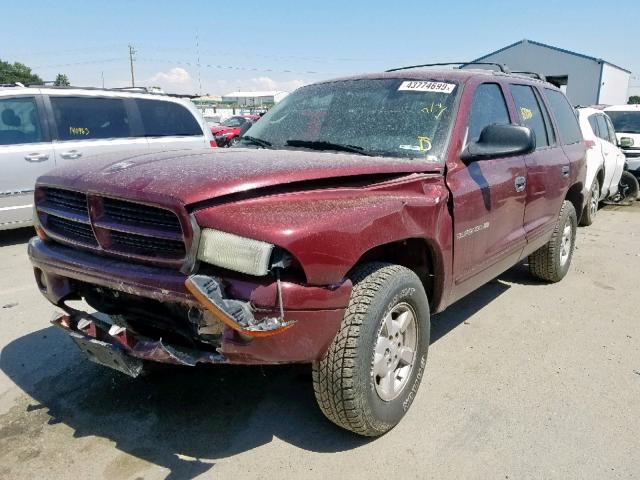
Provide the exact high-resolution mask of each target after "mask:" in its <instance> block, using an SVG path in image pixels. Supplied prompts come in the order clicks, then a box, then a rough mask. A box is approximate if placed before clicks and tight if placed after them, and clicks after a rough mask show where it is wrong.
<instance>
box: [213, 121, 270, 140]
mask: <svg viewBox="0 0 640 480" xmlns="http://www.w3.org/2000/svg"><path fill="white" fill-rule="evenodd" d="M259 118H260V116H259V115H235V116H233V117H229V118H227V119H226V120H224V121H222V123H220V125H218V126H215V127H211V133H213V136H214V137H215V140H216V143H217V144H218V146H219V147H230V146H232V145H233V144H235V143H236V142H237V141H238V139H239V138H240V137H241V136H242V135H244V133H245V132H246V131H247V130H249V128H251V125H253V124H254V123H255V122H257V121H258V119H259Z"/></svg>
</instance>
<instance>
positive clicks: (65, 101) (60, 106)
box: [51, 97, 131, 140]
mask: <svg viewBox="0 0 640 480" xmlns="http://www.w3.org/2000/svg"><path fill="white" fill-rule="evenodd" d="M51 106H52V107H53V115H54V118H55V120H56V126H57V129H58V139H59V140H91V139H97V138H127V137H130V136H131V129H130V128H129V117H128V116H127V110H126V108H125V105H124V100H122V99H120V98H91V97H51Z"/></svg>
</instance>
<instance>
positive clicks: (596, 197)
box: [580, 177, 600, 227]
mask: <svg viewBox="0 0 640 480" xmlns="http://www.w3.org/2000/svg"><path fill="white" fill-rule="evenodd" d="M599 205H600V182H598V178H597V177H596V178H594V179H593V184H592V185H591V190H590V191H589V198H588V199H587V203H586V205H585V206H584V210H583V211H582V217H580V225H581V226H583V227H588V226H589V225H591V224H592V223H593V220H594V219H595V217H596V214H597V213H598V207H599Z"/></svg>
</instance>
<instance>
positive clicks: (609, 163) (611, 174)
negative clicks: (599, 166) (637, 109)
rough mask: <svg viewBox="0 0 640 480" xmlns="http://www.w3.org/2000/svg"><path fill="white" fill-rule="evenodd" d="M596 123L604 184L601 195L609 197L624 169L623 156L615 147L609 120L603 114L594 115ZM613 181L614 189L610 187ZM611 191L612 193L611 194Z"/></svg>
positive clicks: (614, 190)
mask: <svg viewBox="0 0 640 480" xmlns="http://www.w3.org/2000/svg"><path fill="white" fill-rule="evenodd" d="M595 117H596V122H597V123H598V132H599V133H598V134H597V135H598V137H599V138H600V145H601V148H602V155H603V157H604V182H603V183H602V190H603V191H602V193H603V194H605V195H607V196H609V195H611V194H612V193H615V192H616V191H617V186H618V185H617V184H618V182H619V181H620V175H621V174H622V170H623V168H624V160H623V159H621V158H620V156H622V157H624V154H622V152H621V151H620V149H619V148H618V145H617V143H618V142H617V139H616V134H615V131H614V130H613V125H611V120H609V118H608V117H607V116H606V115H604V114H597V115H595ZM614 179H615V188H613V189H612V188H611V187H612V185H611V184H612V180H614ZM612 190H613V192H612Z"/></svg>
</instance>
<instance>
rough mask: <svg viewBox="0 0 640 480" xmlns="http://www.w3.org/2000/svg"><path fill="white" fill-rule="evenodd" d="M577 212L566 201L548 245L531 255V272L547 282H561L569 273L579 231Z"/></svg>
mask: <svg viewBox="0 0 640 480" xmlns="http://www.w3.org/2000/svg"><path fill="white" fill-rule="evenodd" d="M577 224H578V221H577V218H576V210H575V208H574V207H573V204H572V203H571V202H568V201H566V200H565V202H564V203H563V204H562V208H561V209H560V215H559V216H558V221H557V222H556V227H555V229H554V230H553V234H552V235H551V239H550V240H549V241H548V242H547V244H546V245H544V246H543V247H541V248H539V249H538V250H536V251H535V252H533V253H532V254H531V255H529V271H530V272H531V273H532V274H533V276H535V277H538V278H540V279H541V280H546V281H547V282H559V281H560V280H562V279H563V278H564V276H565V275H566V274H567V272H568V271H569V266H570V265H571V258H572V257H573V250H574V248H575V241H576V230H577V228H576V227H577Z"/></svg>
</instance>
